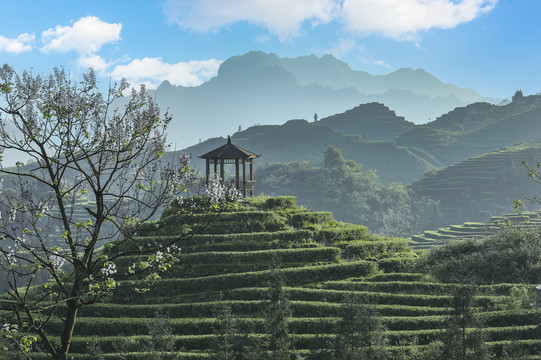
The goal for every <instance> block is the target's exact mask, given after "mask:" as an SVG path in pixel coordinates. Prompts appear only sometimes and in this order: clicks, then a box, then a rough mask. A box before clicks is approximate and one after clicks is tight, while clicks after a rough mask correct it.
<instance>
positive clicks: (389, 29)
mask: <svg viewBox="0 0 541 360" xmlns="http://www.w3.org/2000/svg"><path fill="white" fill-rule="evenodd" d="M497 2H498V0H344V1H343V5H342V14H341V16H342V20H343V22H344V23H345V25H346V28H347V29H348V30H349V31H351V32H353V33H355V34H357V35H361V36H362V35H368V34H374V33H375V34H381V35H383V36H385V37H389V38H393V39H396V40H410V41H415V40H418V37H419V35H418V33H419V32H421V31H426V30H428V29H431V28H441V29H451V28H454V27H456V26H457V25H459V24H462V23H465V22H469V21H472V20H473V19H475V18H476V17H478V16H480V15H482V14H484V13H487V12H489V11H491V10H492V9H493V8H494V7H495V6H496V3H497Z"/></svg>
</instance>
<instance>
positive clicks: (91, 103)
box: [0, 65, 219, 359]
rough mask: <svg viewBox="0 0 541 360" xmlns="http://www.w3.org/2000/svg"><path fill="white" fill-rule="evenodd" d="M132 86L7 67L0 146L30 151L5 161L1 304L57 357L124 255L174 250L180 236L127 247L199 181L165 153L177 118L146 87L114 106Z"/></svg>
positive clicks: (109, 286) (154, 257) (154, 256)
mask: <svg viewBox="0 0 541 360" xmlns="http://www.w3.org/2000/svg"><path fill="white" fill-rule="evenodd" d="M127 89H128V84H127V83H126V82H125V81H121V82H120V83H119V84H112V85H110V86H109V89H108V92H107V93H106V94H102V93H101V92H100V91H99V90H98V87H97V82H96V78H95V75H94V72H93V71H92V70H89V71H88V72H87V73H85V74H84V75H83V80H82V81H80V82H75V81H73V80H71V79H70V77H69V76H68V75H67V74H66V73H65V72H64V70H63V69H55V70H54V73H53V74H52V75H50V76H35V75H33V74H31V73H27V72H25V73H23V74H22V75H21V76H19V75H18V74H16V73H15V72H14V70H13V69H12V68H11V67H9V66H7V65H4V66H3V67H2V68H1V69H0V97H1V99H0V116H1V117H0V147H2V148H3V149H9V150H11V151H12V152H13V151H18V152H19V153H20V154H25V155H26V156H29V157H30V158H31V161H29V162H28V163H27V165H24V164H22V163H17V165H16V166H15V167H10V168H8V167H4V166H1V163H0V176H2V180H3V182H4V183H3V185H4V186H3V192H2V196H1V199H0V221H1V224H0V257H2V259H0V267H1V269H2V271H3V272H4V274H6V276H7V279H6V280H5V281H6V284H7V288H8V289H7V290H8V294H9V297H2V298H1V299H0V302H1V304H2V308H4V309H10V310H12V311H13V314H14V320H13V321H14V322H15V323H17V325H18V329H19V330H24V331H26V332H30V333H33V334H35V336H37V337H38V338H39V339H40V340H41V343H42V344H43V346H44V349H45V350H46V351H47V352H48V353H49V354H50V355H51V357H52V358H54V359H66V358H67V355H68V353H69V348H70V342H71V339H72V334H73V330H74V326H75V323H76V318H77V313H78V310H79V309H80V308H81V307H83V306H88V305H92V304H94V303H96V302H98V301H99V300H100V299H101V298H102V297H104V296H107V295H110V293H111V291H112V290H113V289H114V288H115V287H116V286H117V281H116V280H115V279H117V276H119V275H120V274H117V271H119V270H118V269H117V267H116V263H115V262H116V261H117V260H118V259H119V258H120V257H122V256H127V255H132V254H133V253H134V252H135V251H137V253H139V254H140V253H144V254H147V255H148V256H149V261H148V262H147V265H146V266H145V267H146V268H147V270H148V269H149V268H150V269H151V270H152V269H154V270H156V271H157V269H164V268H166V267H167V266H164V262H165V261H167V260H168V259H169V260H171V259H174V252H175V251H176V249H177V247H175V246H174V245H175V242H176V241H177V240H178V239H172V240H170V242H169V243H167V244H157V243H155V244H152V246H150V247H146V248H145V249H135V250H134V247H130V246H122V245H125V244H126V243H127V242H129V241H131V240H132V238H133V236H134V234H135V233H136V231H137V230H138V229H139V228H140V226H141V225H143V224H145V222H147V221H148V220H149V219H151V218H152V217H153V216H154V215H155V214H156V212H157V211H158V210H159V209H161V208H162V206H163V205H164V204H166V203H168V202H170V201H171V199H175V198H177V197H178V196H179V194H180V192H182V191H185V190H186V187H187V186H189V185H190V184H192V183H193V182H194V179H195V178H194V175H193V172H192V171H191V170H190V168H189V167H188V162H189V158H188V157H186V156H181V157H180V159H178V161H174V162H166V161H164V160H163V159H162V155H163V154H164V152H165V150H166V148H167V147H166V137H165V131H166V128H167V124H168V123H169V121H170V120H171V117H170V116H169V115H168V114H165V115H160V111H159V108H158V107H157V105H156V104H155V102H154V101H153V99H152V98H151V97H150V96H149V95H148V94H147V93H146V92H145V89H144V87H141V90H140V91H139V92H136V91H132V93H131V97H130V98H129V101H127V104H126V105H124V106H123V107H122V108H121V109H118V108H117V109H115V108H113V102H114V101H115V100H117V99H118V98H120V97H122V93H123V92H125V91H127ZM214 200H219V199H216V198H215V199H214ZM81 209H84V210H82V211H84V214H83V215H81V214H80V211H81ZM78 212H79V214H78ZM189 231H190V230H189V229H187V230H186V232H187V233H188V232H189ZM55 234H56V235H55ZM181 236H182V235H181ZM111 240H115V241H113V242H111ZM104 244H105V246H103V245H104ZM122 249H124V250H122ZM130 249H131V250H130ZM165 249H167V251H168V252H167V251H166V250H165ZM153 263H154V264H156V265H157V266H156V267H155V268H153V267H152V264H153ZM149 264H150V266H149ZM129 270H130V272H131V273H133V272H134V271H135V270H136V269H134V268H131V269H129ZM154 270H152V271H151V272H153V271H154ZM38 279H45V280H47V281H46V282H45V284H43V283H41V284H40V282H39V281H38ZM37 285H39V286H37ZM54 317H57V318H60V319H61V320H62V323H63V328H62V333H61V334H60V335H61V337H60V344H55V343H54V342H53V341H51V339H50V337H49V335H48V334H47V332H46V331H45V330H44V327H45V326H46V324H47V323H48V322H49V321H50V320H51V319H52V318H54ZM26 340H27V342H28V339H26Z"/></svg>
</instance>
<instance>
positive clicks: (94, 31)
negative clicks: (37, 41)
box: [41, 16, 122, 54]
mask: <svg viewBox="0 0 541 360" xmlns="http://www.w3.org/2000/svg"><path fill="white" fill-rule="evenodd" d="M121 29H122V24H119V23H115V24H110V23H107V22H104V21H102V20H100V19H99V18H97V17H95V16H87V17H83V18H80V19H79V20H78V21H76V22H75V23H73V25H72V26H61V25H57V26H56V27H55V28H54V29H49V30H46V31H43V32H42V33H41V39H42V41H43V42H44V44H45V45H44V46H43V47H42V50H43V51H45V52H50V51H58V52H62V53H65V52H68V51H72V50H73V51H77V52H78V53H80V54H91V53H95V52H97V51H99V50H100V49H101V47H102V46H103V45H104V44H107V43H115V42H117V41H118V40H120V30H121Z"/></svg>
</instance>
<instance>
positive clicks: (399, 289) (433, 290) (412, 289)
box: [322, 281, 513, 295]
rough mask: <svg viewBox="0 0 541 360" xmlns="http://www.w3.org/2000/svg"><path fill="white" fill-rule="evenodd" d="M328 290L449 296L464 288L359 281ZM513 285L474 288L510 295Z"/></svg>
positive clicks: (328, 284) (331, 283) (340, 283)
mask: <svg viewBox="0 0 541 360" xmlns="http://www.w3.org/2000/svg"><path fill="white" fill-rule="evenodd" d="M322 286H323V287H324V288H326V289H335V290H355V291H372V292H392V293H408V294H415V293H423V294H440V295H448V294H450V293H451V292H452V291H453V290H455V289H457V288H460V287H463V286H464V285H460V284H444V283H429V282H415V281H385V282H371V281H367V282H357V281H329V282H325V283H323V284H322ZM512 287H513V284H495V285H482V286H476V287H475V288H474V290H475V292H476V293H477V294H491V295H508V294H509V290H511V288H512Z"/></svg>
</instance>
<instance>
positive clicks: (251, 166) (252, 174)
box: [250, 159, 254, 196]
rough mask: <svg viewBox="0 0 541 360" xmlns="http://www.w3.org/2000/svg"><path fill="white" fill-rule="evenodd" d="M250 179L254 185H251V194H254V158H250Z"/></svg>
mask: <svg viewBox="0 0 541 360" xmlns="http://www.w3.org/2000/svg"><path fill="white" fill-rule="evenodd" d="M250 181H251V182H252V185H251V187H250V189H252V190H250V196H254V190H253V186H254V184H253V181H254V159H250Z"/></svg>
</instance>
